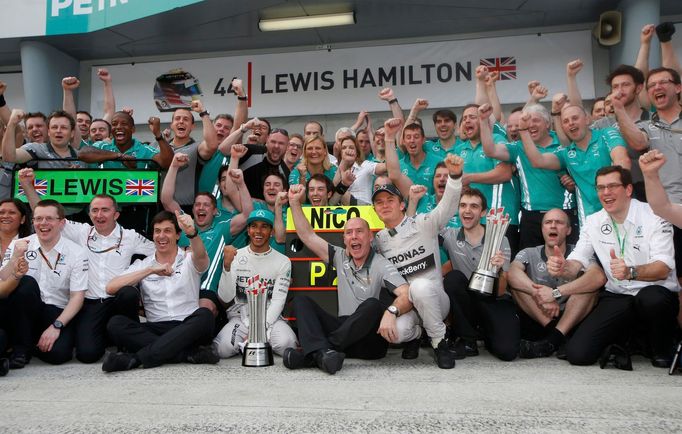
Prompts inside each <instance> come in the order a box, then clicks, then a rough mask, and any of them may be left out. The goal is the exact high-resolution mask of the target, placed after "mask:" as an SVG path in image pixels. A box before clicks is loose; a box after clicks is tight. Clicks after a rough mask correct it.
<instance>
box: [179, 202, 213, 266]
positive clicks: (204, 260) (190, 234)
mask: <svg viewBox="0 0 682 434" xmlns="http://www.w3.org/2000/svg"><path fill="white" fill-rule="evenodd" d="M175 217H176V218H177V219H178V226H180V229H182V231H183V232H184V233H185V235H187V238H189V245H190V247H191V248H192V263H193V264H194V269H195V270H196V271H198V272H199V273H203V272H204V271H206V270H208V265H209V262H210V259H209V257H208V252H206V246H204V241H203V240H202V239H201V237H199V236H197V235H199V234H198V233H197V232H198V231H197V227H196V226H195V225H194V220H192V216H190V215H189V214H181V211H179V210H176V211H175Z"/></svg>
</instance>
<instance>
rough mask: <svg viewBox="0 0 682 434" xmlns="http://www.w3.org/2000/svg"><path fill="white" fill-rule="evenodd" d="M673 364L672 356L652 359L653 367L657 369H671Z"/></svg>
mask: <svg viewBox="0 0 682 434" xmlns="http://www.w3.org/2000/svg"><path fill="white" fill-rule="evenodd" d="M672 362H673V358H672V357H670V356H661V355H658V356H653V357H652V358H651V366H653V367H655V368H669V367H670V365H671V364H672Z"/></svg>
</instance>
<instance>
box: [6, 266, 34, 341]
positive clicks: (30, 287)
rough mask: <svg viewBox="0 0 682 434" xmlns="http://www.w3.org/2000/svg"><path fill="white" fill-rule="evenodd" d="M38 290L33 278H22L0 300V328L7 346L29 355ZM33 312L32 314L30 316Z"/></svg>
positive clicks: (32, 338) (32, 339)
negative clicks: (4, 333)
mask: <svg viewBox="0 0 682 434" xmlns="http://www.w3.org/2000/svg"><path fill="white" fill-rule="evenodd" d="M40 303H41V301H40V289H39V288H38V283H37V282H36V281H35V279H34V278H33V277H30V276H24V277H22V278H21V281H19V285H18V286H17V287H16V288H15V289H14V291H12V293H11V294H10V295H9V296H8V297H7V298H5V299H2V300H0V327H2V328H3V329H4V330H5V331H6V333H7V341H8V342H7V346H8V347H10V346H11V347H12V348H13V349H14V350H15V351H18V352H22V353H25V354H29V353H30V351H31V348H33V346H34V345H35V342H36V341H35V339H34V334H35V332H34V329H35V328H36V327H37V324H36V320H37V309H38V306H39V305H40ZM31 312H33V314H31Z"/></svg>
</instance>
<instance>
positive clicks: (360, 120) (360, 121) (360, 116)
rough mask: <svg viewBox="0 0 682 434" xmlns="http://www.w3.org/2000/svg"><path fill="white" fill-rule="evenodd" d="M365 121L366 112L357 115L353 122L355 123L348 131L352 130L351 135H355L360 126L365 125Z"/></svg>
mask: <svg viewBox="0 0 682 434" xmlns="http://www.w3.org/2000/svg"><path fill="white" fill-rule="evenodd" d="M366 120H367V110H363V111H361V112H360V113H358V118H357V119H356V120H355V123H354V124H353V125H351V127H350V129H351V130H353V133H357V132H358V130H359V129H360V128H362V125H363V124H364V123H365V121H366Z"/></svg>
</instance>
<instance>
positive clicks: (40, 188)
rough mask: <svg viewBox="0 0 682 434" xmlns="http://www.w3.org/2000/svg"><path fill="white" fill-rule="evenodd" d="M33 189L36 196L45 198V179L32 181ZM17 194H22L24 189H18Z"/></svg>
mask: <svg viewBox="0 0 682 434" xmlns="http://www.w3.org/2000/svg"><path fill="white" fill-rule="evenodd" d="M33 188H34V189H35V191H36V193H38V196H45V195H46V194H47V179H34V180H33ZM17 194H18V195H22V194H24V189H23V188H21V187H19V191H17Z"/></svg>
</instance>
